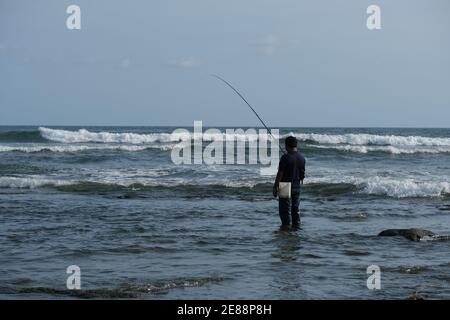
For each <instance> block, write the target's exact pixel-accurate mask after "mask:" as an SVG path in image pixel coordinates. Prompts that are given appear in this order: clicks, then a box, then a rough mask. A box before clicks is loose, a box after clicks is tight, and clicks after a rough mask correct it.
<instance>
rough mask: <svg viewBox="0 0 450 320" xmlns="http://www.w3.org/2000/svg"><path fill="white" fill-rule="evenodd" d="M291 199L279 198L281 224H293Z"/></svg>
mask: <svg viewBox="0 0 450 320" xmlns="http://www.w3.org/2000/svg"><path fill="white" fill-rule="evenodd" d="M290 209H291V199H285V198H278V211H279V214H280V219H281V224H282V225H283V226H288V225H290V224H291V216H290Z"/></svg>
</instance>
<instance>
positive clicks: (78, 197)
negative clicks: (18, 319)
mask: <svg viewBox="0 0 450 320" xmlns="http://www.w3.org/2000/svg"><path fill="white" fill-rule="evenodd" d="M175 129H176V128H174V127H56V126H41V127H38V126H25V127H12V126H3V127H0V298H1V299H409V298H425V299H449V298H450V253H449V252H450V242H447V241H419V242H414V241H410V240H407V239H405V238H403V237H377V234H378V233H379V232H381V231H382V230H385V229H389V228H423V229H427V230H431V231H433V232H435V233H437V234H440V235H448V234H450V129H417V128H414V129H408V128H280V131H279V135H278V136H276V137H275V139H279V141H280V145H283V139H284V138H285V137H287V136H289V135H294V136H296V137H297V138H298V140H299V151H300V152H301V153H302V154H303V155H304V156H305V158H306V178H305V180H304V184H303V185H302V189H301V203H300V211H301V219H302V225H301V228H300V229H287V230H284V229H281V228H280V219H279V216H278V203H277V200H276V199H275V198H274V197H273V195H272V184H273V180H274V175H275V172H269V171H268V170H264V168H265V165H263V164H237V163H236V164H205V163H202V164H175V163H174V162H173V161H172V160H173V158H172V153H173V150H174V148H175V146H176V145H178V144H179V143H180V139H179V138H180V137H177V136H176V135H175V136H174V135H172V133H173V131H174V130H175ZM185 129H186V130H191V131H192V128H189V127H187V128H185ZM225 129H226V128H218V130H221V132H224V134H225V135H226V133H225ZM233 139H234V138H233ZM236 139H237V137H236ZM192 143H194V142H193V141H192ZM248 150H250V148H249V149H248ZM74 270H75V271H74ZM373 270H376V271H375V273H372V272H373ZM377 270H378V271H379V272H378V271H377ZM374 277H377V278H376V279H377V281H378V285H377V286H375V287H374V286H373V284H374V283H375V282H373V279H374Z"/></svg>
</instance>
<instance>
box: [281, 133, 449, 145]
mask: <svg viewBox="0 0 450 320" xmlns="http://www.w3.org/2000/svg"><path fill="white" fill-rule="evenodd" d="M291 134H293V135H295V136H296V137H297V138H298V139H299V140H301V141H312V142H315V143H319V144H335V145H336V144H346V145H353V146H364V145H368V146H371V145H378V146H447V147H450V138H432V137H421V136H395V135H374V134H339V135H330V134H316V133H302V134H295V133H291ZM285 136H288V135H285Z"/></svg>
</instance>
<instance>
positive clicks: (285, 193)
mask: <svg viewBox="0 0 450 320" xmlns="http://www.w3.org/2000/svg"><path fill="white" fill-rule="evenodd" d="M278 197H280V198H283V199H289V198H290V197H291V183H290V182H280V183H279V185H278Z"/></svg>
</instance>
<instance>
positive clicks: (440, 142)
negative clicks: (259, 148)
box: [39, 127, 450, 154]
mask: <svg viewBox="0 0 450 320" xmlns="http://www.w3.org/2000/svg"><path fill="white" fill-rule="evenodd" d="M39 132H40V135H41V136H42V137H43V138H45V139H46V140H50V141H56V142H61V143H80V142H95V143H124V144H131V145H136V144H151V145H155V144H161V143H165V144H166V145H165V146H163V148H164V149H171V148H173V144H174V143H175V142H180V141H188V140H191V139H193V138H197V137H196V136H194V134H193V133H192V132H188V131H184V132H175V133H167V132H163V133H145V134H143V133H113V132H91V131H88V130H86V129H79V130H77V131H69V130H61V129H50V128H45V127H40V128H39ZM289 135H295V136H296V137H297V138H298V139H299V140H300V141H303V142H307V143H309V144H308V145H307V147H312V148H322V149H335V150H338V151H347V152H356V153H368V152H387V153H392V154H414V153H450V138H445V137H422V136H396V135H374V134H337V135H332V134H316V133H292V132H291V133H289V134H284V135H280V136H276V138H278V139H284V138H285V137H287V136H289ZM203 139H204V140H206V141H210V140H213V139H223V140H224V141H225V140H226V139H231V140H237V141H245V140H248V141H256V140H257V139H258V135H257V134H242V133H239V132H234V133H225V132H223V133H208V132H204V133H203Z"/></svg>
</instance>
